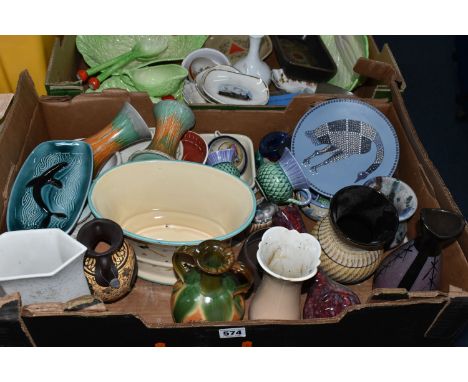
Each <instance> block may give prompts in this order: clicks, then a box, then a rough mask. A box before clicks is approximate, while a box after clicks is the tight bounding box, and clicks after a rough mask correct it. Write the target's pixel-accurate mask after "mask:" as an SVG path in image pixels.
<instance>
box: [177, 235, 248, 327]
mask: <svg viewBox="0 0 468 382" xmlns="http://www.w3.org/2000/svg"><path fill="white" fill-rule="evenodd" d="M172 264H173V266H174V271H175V273H176V276H177V282H176V283H175V284H174V287H173V289H172V296H171V310H172V317H173V319H174V321H175V322H196V321H223V322H226V321H239V320H242V318H243V317H244V311H245V301H244V294H246V293H247V292H248V291H249V289H250V287H251V286H252V284H253V281H254V279H253V275H252V273H251V272H250V270H249V269H248V268H247V267H246V266H245V265H244V264H243V263H241V262H239V261H236V260H235V255H234V253H233V252H232V250H231V249H230V248H229V247H228V246H227V245H225V244H224V243H223V242H221V241H218V240H207V241H204V242H202V243H200V244H199V245H198V246H195V247H188V246H183V247H180V248H178V249H177V250H176V252H175V253H174V255H173V257H172Z"/></svg>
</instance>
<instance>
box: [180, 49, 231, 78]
mask: <svg viewBox="0 0 468 382" xmlns="http://www.w3.org/2000/svg"><path fill="white" fill-rule="evenodd" d="M197 58H205V59H207V60H209V61H211V62H212V63H213V65H212V66H215V65H217V64H219V65H231V63H230V62H229V59H228V58H227V57H226V56H225V55H224V54H223V53H221V52H220V51H219V50H216V49H211V48H201V49H197V50H194V51H193V52H192V53H190V54H189V55H187V57H185V58H184V60H183V61H182V64H181V65H182V66H183V67H184V68H185V69H187V71H188V72H189V78H190V79H192V80H194V77H193V76H195V77H196V76H197V74H198V73H200V72H201V71H203V70H202V69H203V65H202V66H199V67H198V68H195V67H194V68H191V66H192V62H193V61H195V60H196V59H197ZM205 69H206V68H205Z"/></svg>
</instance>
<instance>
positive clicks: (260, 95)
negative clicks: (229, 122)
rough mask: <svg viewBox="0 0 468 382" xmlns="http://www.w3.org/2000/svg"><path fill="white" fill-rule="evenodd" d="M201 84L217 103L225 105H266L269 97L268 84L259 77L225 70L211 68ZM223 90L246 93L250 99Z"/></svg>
mask: <svg viewBox="0 0 468 382" xmlns="http://www.w3.org/2000/svg"><path fill="white" fill-rule="evenodd" d="M201 81H202V83H201V84H200V85H198V84H197V86H199V88H200V87H201V88H202V89H203V91H204V93H205V94H206V95H207V96H208V97H209V98H211V99H213V100H215V101H216V102H217V103H221V104H225V105H266V104H267V103H268V99H269V92H268V86H266V85H265V83H264V82H263V81H262V80H261V79H260V78H257V77H253V76H248V75H245V74H241V73H233V72H228V71H225V70H220V69H214V70H210V71H209V72H208V73H207V74H206V75H205V76H203V78H201ZM221 92H227V93H233V94H239V95H245V96H246V97H248V99H238V98H234V97H230V96H226V95H223V94H220V93H221Z"/></svg>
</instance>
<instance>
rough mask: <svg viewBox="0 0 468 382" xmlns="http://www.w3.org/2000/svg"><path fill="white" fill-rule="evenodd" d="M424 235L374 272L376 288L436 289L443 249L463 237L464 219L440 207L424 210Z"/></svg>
mask: <svg viewBox="0 0 468 382" xmlns="http://www.w3.org/2000/svg"><path fill="white" fill-rule="evenodd" d="M420 223H421V235H420V236H418V237H417V238H416V239H414V240H411V241H409V242H408V243H406V244H404V245H402V246H400V247H398V248H397V249H396V250H395V251H393V252H392V253H391V254H390V255H388V256H387V257H386V258H385V259H384V261H382V264H380V267H379V269H378V270H377V271H376V273H375V277H374V286H373V287H374V288H405V289H406V290H408V291H429V290H437V289H438V288H439V282H440V269H441V257H442V256H441V255H442V247H443V246H444V245H446V244H448V243H450V242H452V241H453V240H455V239H456V238H457V237H458V235H460V234H461V232H462V231H463V228H464V227H465V219H464V218H463V216H461V215H459V214H456V213H454V212H450V211H445V210H441V209H438V208H423V209H422V210H421V220H420Z"/></svg>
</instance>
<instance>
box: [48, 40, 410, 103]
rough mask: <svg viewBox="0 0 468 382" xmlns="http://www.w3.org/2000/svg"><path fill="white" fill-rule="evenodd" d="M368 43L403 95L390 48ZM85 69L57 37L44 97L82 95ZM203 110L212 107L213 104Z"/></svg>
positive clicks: (371, 93) (370, 89)
mask: <svg viewBox="0 0 468 382" xmlns="http://www.w3.org/2000/svg"><path fill="white" fill-rule="evenodd" d="M368 41H369V58H370V59H372V60H377V61H381V62H384V63H387V64H389V65H391V66H392V67H393V69H394V70H395V72H396V73H397V76H398V81H399V89H400V91H401V92H403V91H404V89H405V88H406V84H405V81H404V79H403V76H402V75H401V72H400V69H399V68H398V65H397V63H396V61H395V58H394V57H393V53H392V51H391V50H390V47H389V46H388V45H387V44H385V45H384V46H383V48H382V50H381V51H380V50H379V48H378V47H377V44H376V43H375V40H374V39H373V38H372V36H369V37H368ZM266 62H267V63H268V65H270V67H272V68H279V67H280V65H279V63H278V61H277V60H276V56H275V53H274V51H273V53H272V54H270V56H269V57H268V58H267V60H266ZM87 68H88V66H87V65H86V63H85V62H84V60H83V57H82V56H81V54H80V53H79V52H78V50H77V48H76V36H61V37H57V38H56V40H55V43H54V47H53V50H52V54H51V56H50V60H49V66H48V68H47V77H46V83H45V86H46V90H47V94H48V95H58V96H61V95H70V96H75V95H78V94H81V93H84V91H85V90H86V88H85V86H84V85H83V84H82V83H81V81H79V80H78V79H77V78H76V72H77V71H78V70H79V69H87ZM356 94H357V95H358V96H359V97H366V98H389V97H390V96H391V94H390V89H389V87H388V86H387V85H386V84H385V83H383V82H381V81H376V80H375V79H374V80H372V79H366V81H365V82H364V83H363V84H362V85H361V86H360V87H359V90H358V89H356ZM205 107H213V105H210V106H205Z"/></svg>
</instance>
